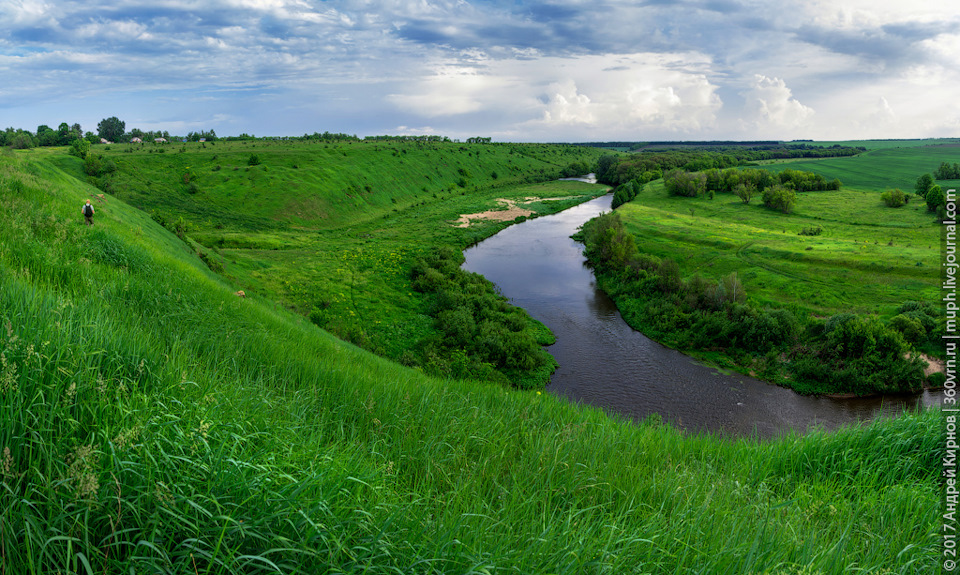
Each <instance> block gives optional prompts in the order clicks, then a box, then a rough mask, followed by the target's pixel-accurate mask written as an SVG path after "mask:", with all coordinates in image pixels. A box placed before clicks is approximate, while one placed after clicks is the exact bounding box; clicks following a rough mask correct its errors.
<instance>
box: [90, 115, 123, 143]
mask: <svg viewBox="0 0 960 575" xmlns="http://www.w3.org/2000/svg"><path fill="white" fill-rule="evenodd" d="M126 126H127V124H126V122H122V121H120V119H119V118H117V117H116V116H111V117H109V118H105V119H103V120H100V123H99V124H97V134H98V135H99V136H100V137H101V138H103V139H104V140H107V141H109V142H116V141H119V140H120V139H121V138H123V132H124V129H125V128H126Z"/></svg>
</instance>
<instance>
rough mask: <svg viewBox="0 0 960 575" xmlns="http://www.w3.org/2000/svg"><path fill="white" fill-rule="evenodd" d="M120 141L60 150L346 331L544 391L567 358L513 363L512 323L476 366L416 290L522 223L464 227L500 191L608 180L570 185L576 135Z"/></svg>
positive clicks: (353, 338)
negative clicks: (419, 279)
mask: <svg viewBox="0 0 960 575" xmlns="http://www.w3.org/2000/svg"><path fill="white" fill-rule="evenodd" d="M110 148H111V149H109V150H104V149H103V148H101V149H100V150H101V151H103V152H104V155H103V156H102V157H100V156H99V155H97V156H94V157H93V158H92V159H90V160H88V162H86V165H84V164H83V163H82V162H81V161H80V160H79V159H77V158H69V157H67V158H64V157H61V158H59V159H54V161H56V162H57V163H58V165H60V166H62V167H63V168H64V169H65V170H67V171H69V172H71V173H74V174H77V175H78V176H79V175H80V174H83V173H84V172H85V171H86V172H93V173H94V174H95V176H93V177H91V178H90V179H91V181H92V182H93V183H95V184H97V185H99V186H100V187H101V188H102V189H105V190H109V191H111V192H112V193H113V194H115V195H116V196H117V197H119V198H122V199H124V200H125V201H128V202H130V203H132V204H134V205H136V206H138V207H140V208H141V209H143V210H145V211H147V212H149V213H151V214H153V215H154V217H155V218H156V219H157V220H158V221H161V222H163V223H164V224H165V225H167V226H168V227H169V228H171V229H174V230H177V231H178V233H180V234H181V235H184V236H186V237H189V238H191V239H192V240H196V241H198V242H200V243H201V244H203V246H205V247H204V252H205V253H206V254H207V257H208V261H210V262H211V265H212V266H213V267H214V269H217V270H218V271H221V272H222V273H223V274H224V275H225V276H226V277H228V278H230V279H232V280H233V281H235V282H236V283H237V284H238V285H239V286H240V287H242V288H243V289H244V290H245V291H246V292H250V293H256V294H260V295H263V296H265V297H269V298H270V299H272V300H274V301H277V302H279V303H281V304H282V305H284V306H287V307H289V308H291V309H294V310H296V311H297V312H299V313H301V314H303V315H304V316H308V317H310V318H311V319H312V320H313V321H314V322H315V323H317V324H318V325H320V326H321V327H323V328H325V329H327V330H328V331H330V332H332V333H334V334H336V335H337V336H339V337H341V338H343V339H345V340H347V341H350V342H352V343H355V344H357V345H360V346H361V347H364V348H365V349H368V350H371V351H374V352H375V353H378V354H380V355H383V356H385V357H388V358H391V359H394V360H403V361H404V362H405V363H407V364H408V365H416V366H420V367H423V368H424V369H427V370H429V371H431V372H432V373H435V374H438V375H440V374H443V375H453V376H455V375H457V374H458V373H460V372H464V371H466V372H467V373H469V374H470V375H471V376H473V377H488V376H484V375H482V374H484V373H486V374H489V377H494V378H495V379H507V380H509V381H511V382H513V384H514V385H521V386H524V387H530V386H541V387H542V386H543V385H544V384H545V383H546V380H547V378H548V377H549V374H550V373H551V372H552V371H553V366H554V361H553V359H552V358H551V357H550V356H549V355H548V354H546V353H544V352H539V351H537V352H533V351H529V352H523V353H520V354H519V355H523V356H525V357H526V356H530V355H531V354H536V356H537V357H536V358H535V361H534V362H533V363H534V366H533V367H529V368H524V369H518V368H515V367H511V366H510V365H507V364H508V363H509V362H510V360H509V359H508V358H509V357H513V356H516V355H518V354H512V353H510V352H509V351H508V350H506V348H507V347H510V345H511V344H510V343H509V342H510V341H512V339H511V338H512V337H513V336H511V335H508V334H505V333H504V332H505V331H508V330H506V329H503V330H500V335H497V336H494V337H493V338H492V341H493V347H496V348H497V349H498V350H500V349H503V351H497V352H491V353H489V354H486V355H481V354H478V353H476V352H475V350H471V349H467V350H466V352H467V354H468V356H469V364H470V365H469V366H468V367H467V368H465V369H461V368H458V367H456V366H455V365H451V363H456V362H452V360H451V359H450V356H451V354H453V353H456V352H457V350H458V349H462V347H463V345H462V342H463V340H464V338H463V337H460V338H456V339H457V341H447V340H450V339H451V338H450V337H448V336H447V335H446V332H453V331H459V327H460V326H456V325H453V326H448V327H449V329H444V327H443V326H442V325H438V319H437V316H438V314H439V312H438V311H437V308H438V305H437V302H436V299H437V298H436V297H435V296H434V295H432V294H425V293H418V291H417V290H415V289H413V287H412V285H411V272H412V269H413V268H414V266H415V265H416V264H417V262H418V260H420V259H421V258H423V257H426V256H428V255H431V254H435V253H437V251H438V250H439V249H441V248H452V249H453V251H454V253H456V254H459V253H460V251H461V250H462V249H463V248H464V247H466V246H467V245H469V244H471V243H473V242H476V241H478V240H479V239H482V238H484V237H487V236H489V235H491V234H492V233H494V232H496V231H497V230H499V229H501V228H502V227H504V226H505V225H507V224H508V223H509V222H495V221H484V220H479V221H475V222H474V223H473V224H472V225H470V226H469V227H466V228H461V227H455V226H454V224H455V222H456V220H457V219H458V218H459V217H460V215H461V214H473V213H478V212H484V211H487V210H491V209H496V208H497V207H498V206H499V203H498V200H500V199H509V200H514V201H517V202H521V203H522V206H523V207H524V208H526V209H528V210H530V211H532V212H533V213H535V214H544V213H551V212H553V211H557V210H559V209H562V208H564V207H567V206H569V205H572V204H574V203H577V202H581V201H584V200H585V199H589V198H590V197H592V196H595V195H598V194H602V193H605V191H606V189H607V188H606V187H605V186H591V185H588V184H584V183H581V182H558V181H556V178H557V176H558V175H559V172H560V169H561V168H563V167H566V166H567V165H569V164H570V163H572V162H573V161H575V160H581V161H586V162H589V163H592V160H593V158H595V157H596V156H597V155H598V154H599V151H597V150H595V149H588V148H576V147H571V146H543V145H518V144H483V145H480V144H476V145H465V144H455V143H442V142H437V143H429V144H425V143H416V142H389V143H383V142H342V143H338V144H331V143H327V144H324V143H309V142H299V141H287V142H273V141H256V142H216V143H212V142H211V143H193V144H185V145H172V146H154V145H148V146H111V147H110ZM531 182H543V183H531ZM528 198H540V199H541V201H533V202H529V201H527V200H528ZM489 289H491V290H492V288H489ZM525 321H526V323H527V324H528V327H527V328H525V329H523V330H522V331H523V333H524V334H526V335H525V336H524V338H525V339H526V340H529V341H532V340H534V339H535V340H536V341H538V342H539V343H541V344H542V343H550V342H551V340H550V339H549V337H547V339H544V338H543V337H542V336H540V335H538V334H539V333H540V332H542V331H545V328H543V326H540V325H539V324H537V323H536V322H533V321H532V320H530V319H529V318H527V319H526V320H525ZM474 323H479V319H478V321H475V322H474ZM518 325H519V324H518ZM468 327H469V326H468ZM548 335H549V334H548ZM476 339H478V338H476V337H472V334H471V336H470V337H466V340H468V341H472V340H476ZM529 341H528V343H529ZM504 342H507V343H504ZM514 347H516V346H514ZM494 356H496V357H494ZM513 363H524V362H520V361H514V362H513ZM526 363H529V362H526ZM486 365H495V366H496V368H497V370H496V371H490V370H489V369H486V368H485V367H484V366H486Z"/></svg>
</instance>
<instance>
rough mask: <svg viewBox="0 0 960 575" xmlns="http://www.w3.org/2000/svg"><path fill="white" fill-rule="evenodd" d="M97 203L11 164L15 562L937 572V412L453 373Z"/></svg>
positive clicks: (118, 568)
mask: <svg viewBox="0 0 960 575" xmlns="http://www.w3.org/2000/svg"><path fill="white" fill-rule="evenodd" d="M90 192H91V190H90V189H89V188H87V187H86V186H85V184H82V183H79V182H77V181H76V180H74V179H72V178H71V177H69V176H67V175H65V174H64V173H62V172H60V171H59V170H58V169H56V168H54V167H52V166H51V165H50V164H47V163H45V162H44V161H42V160H31V161H24V160H20V159H16V158H14V159H11V158H9V157H2V158H0V203H2V205H4V206H7V207H8V210H9V211H8V215H7V216H6V219H5V221H4V225H3V226H0V422H2V424H0V574H8V573H9V574H19V573H32V574H38V573H55V572H61V573H63V572H66V573H84V574H101V573H130V572H135V573H178V574H179V573H197V574H199V573H224V574H226V573H323V572H330V573H571V574H573V573H625V572H630V573H731V574H733V573H737V574H740V573H757V574H759V573H768V574H781V573H782V574H793V573H840V572H847V571H857V572H863V573H930V572H932V570H933V568H934V565H935V564H936V559H937V542H938V539H937V529H936V521H937V518H938V506H939V494H938V487H937V462H938V461H939V453H938V448H937V445H938V442H939V417H938V415H937V414H936V413H933V412H928V413H923V414H915V415H904V416H902V417H900V418H898V419H895V420H881V421H878V422H875V423H873V424H870V425H869V426H862V427H856V428H850V429H845V430H841V431H839V432H836V433H831V434H827V433H813V434H811V435H808V436H804V437H799V436H788V437H785V438H782V439H780V440H776V441H771V442H767V443H759V442H757V441H753V440H748V439H740V440H730V439H724V438H721V437H711V436H685V435H683V434H682V433H680V432H679V431H677V430H675V429H672V428H670V427H668V426H665V425H662V424H660V423H659V422H657V421H656V420H648V421H646V422H643V423H641V424H635V423H633V422H628V421H621V420H618V419H616V418H610V417H608V416H606V415H605V414H603V413H602V412H600V411H598V410H594V409H588V408H582V407H578V406H575V405H571V404H569V403H567V402H565V401H563V400H560V399H557V398H554V397H551V396H549V395H547V394H539V393H535V392H529V393H521V392H516V391H510V390H507V389H505V388H502V387H498V386H493V385H484V384H478V383H474V382H458V381H439V380H436V379H432V378H429V377H426V376H424V375H423V374H421V373H419V372H417V371H415V370H409V369H405V368H402V367H400V366H398V365H395V364H392V363H389V362H387V361H385V360H382V359H379V358H377V357H375V356H372V355H370V354H368V353H366V352H363V351H361V350H359V349H357V348H356V347H354V346H352V345H350V344H346V343H343V342H341V341H339V340H336V339H334V338H332V337H331V336H329V335H328V334H326V333H325V332H322V331H321V330H319V329H317V328H316V327H315V326H313V325H311V324H310V323H309V322H306V321H304V320H303V319H301V318H299V317H297V316H294V315H291V314H289V313H288V312H287V311H286V310H284V309H282V308H279V307H277V306H276V305H274V304H273V303H272V302H271V301H269V300H266V299H260V298H257V297H248V298H244V299H242V298H238V297H236V296H234V295H233V293H232V286H228V285H226V284H225V283H224V282H223V280H222V279H220V278H218V277H217V276H214V275H212V274H211V273H210V272H209V271H208V270H207V268H206V267H205V266H204V265H203V264H202V262H200V260H199V259H198V258H197V257H196V256H195V255H194V254H193V253H192V252H191V251H189V250H188V249H186V248H185V247H184V244H183V242H181V241H180V240H178V239H177V238H176V237H174V236H173V235H172V234H169V233H168V232H166V231H165V230H163V229H162V228H160V227H159V226H157V225H155V224H154V223H153V222H152V221H150V219H149V218H147V217H146V216H144V215H143V214H141V213H139V212H137V211H136V210H133V209H131V208H129V207H127V206H126V205H124V204H122V203H120V202H118V201H116V200H112V199H109V200H108V203H107V204H105V205H101V206H98V215H97V217H96V218H95V220H96V224H95V225H94V226H93V227H92V228H88V227H85V226H83V225H82V223H81V221H82V218H81V217H80V214H79V206H80V204H81V203H82V202H81V198H82V197H84V196H85V195H86V194H88V193H90ZM692 400H695V398H692Z"/></svg>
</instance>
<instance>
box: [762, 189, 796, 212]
mask: <svg viewBox="0 0 960 575" xmlns="http://www.w3.org/2000/svg"><path fill="white" fill-rule="evenodd" d="M796 203H797V193H796V192H795V191H793V190H792V189H790V188H788V187H786V186H784V185H783V184H776V185H773V186H771V187H769V188H767V189H765V190H763V205H765V206H767V207H768V208H770V209H774V210H779V211H781V212H783V213H785V214H789V213H791V212H793V206H794V204H796Z"/></svg>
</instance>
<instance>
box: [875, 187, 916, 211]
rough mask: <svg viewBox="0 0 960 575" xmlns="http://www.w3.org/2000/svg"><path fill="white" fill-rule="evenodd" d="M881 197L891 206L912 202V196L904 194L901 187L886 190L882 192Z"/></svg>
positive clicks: (897, 206)
mask: <svg viewBox="0 0 960 575" xmlns="http://www.w3.org/2000/svg"><path fill="white" fill-rule="evenodd" d="M880 199H881V200H882V201H883V203H884V204H886V205H887V207H890V208H899V207H901V206H903V205H905V204H908V203H910V197H909V196H907V195H906V194H904V193H903V190H901V189H900V188H895V189H892V190H886V191H885V192H883V193H882V194H880Z"/></svg>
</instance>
